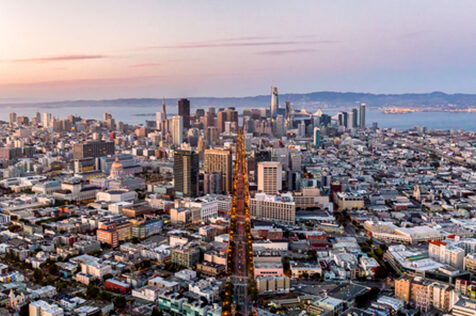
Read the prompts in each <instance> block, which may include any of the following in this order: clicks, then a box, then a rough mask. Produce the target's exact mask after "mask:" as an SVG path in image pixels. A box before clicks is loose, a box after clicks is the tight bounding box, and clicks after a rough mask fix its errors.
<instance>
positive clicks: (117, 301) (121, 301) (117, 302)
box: [114, 296, 127, 309]
mask: <svg viewBox="0 0 476 316" xmlns="http://www.w3.org/2000/svg"><path fill="white" fill-rule="evenodd" d="M126 304H127V301H126V298H125V297H124V296H116V297H114V306H116V308H119V309H120V308H124V307H126Z"/></svg>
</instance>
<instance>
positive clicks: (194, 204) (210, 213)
mask: <svg viewBox="0 0 476 316" xmlns="http://www.w3.org/2000/svg"><path fill="white" fill-rule="evenodd" d="M190 208H199V209H200V219H201V220H202V221H205V220H207V219H209V218H211V217H217V216H218V201H217V200H216V199H213V198H211V197H210V196H203V197H199V198H196V199H193V200H192V201H191V202H190Z"/></svg>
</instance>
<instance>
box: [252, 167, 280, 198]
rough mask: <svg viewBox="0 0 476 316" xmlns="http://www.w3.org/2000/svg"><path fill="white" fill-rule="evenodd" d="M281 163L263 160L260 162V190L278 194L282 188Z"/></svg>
mask: <svg viewBox="0 0 476 316" xmlns="http://www.w3.org/2000/svg"><path fill="white" fill-rule="evenodd" d="M282 176H283V175H282V171H281V163H280V162H278V161H262V162H259V163H258V191H260V192H264V193H266V194H269V195H276V194H278V192H279V191H281V189H282V184H283V179H282Z"/></svg>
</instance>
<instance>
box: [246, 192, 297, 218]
mask: <svg viewBox="0 0 476 316" xmlns="http://www.w3.org/2000/svg"><path fill="white" fill-rule="evenodd" d="M250 214H251V216H252V217H253V218H260V219H267V220H276V221H279V222H285V223H288V224H294V223H295V220H296V204H295V203H294V201H293V196H292V195H291V194H282V195H281V196H276V195H266V194H265V193H256V195H255V197H254V198H252V199H250Z"/></svg>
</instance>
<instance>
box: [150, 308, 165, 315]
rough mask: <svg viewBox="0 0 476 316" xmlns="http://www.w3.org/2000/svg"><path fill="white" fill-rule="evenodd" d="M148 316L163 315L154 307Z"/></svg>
mask: <svg viewBox="0 0 476 316" xmlns="http://www.w3.org/2000/svg"><path fill="white" fill-rule="evenodd" d="M150 316H164V313H162V311H161V310H159V309H158V308H157V307H154V308H153V309H152V313H151V314H150Z"/></svg>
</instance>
